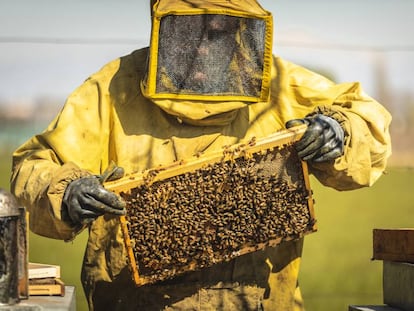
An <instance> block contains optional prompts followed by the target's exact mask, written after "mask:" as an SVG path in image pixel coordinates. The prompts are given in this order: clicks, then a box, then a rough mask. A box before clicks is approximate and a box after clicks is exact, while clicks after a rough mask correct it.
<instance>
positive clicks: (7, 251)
mask: <svg viewBox="0 0 414 311" xmlns="http://www.w3.org/2000/svg"><path fill="white" fill-rule="evenodd" d="M26 234H27V230H26V211H25V209H24V208H22V207H20V206H19V204H18V202H17V200H16V198H15V197H14V196H13V195H12V194H11V193H9V192H8V191H6V190H4V189H1V188H0V305H1V304H6V305H12V304H16V303H18V302H19V301H20V299H24V298H27V297H28V281H27V279H28V272H27V265H28V263H27V262H28V258H27V236H26Z"/></svg>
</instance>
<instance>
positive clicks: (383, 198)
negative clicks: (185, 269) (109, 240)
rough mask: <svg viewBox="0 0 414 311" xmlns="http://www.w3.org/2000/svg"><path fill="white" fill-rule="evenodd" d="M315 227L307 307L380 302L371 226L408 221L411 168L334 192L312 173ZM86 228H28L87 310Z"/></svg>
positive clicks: (304, 283) (37, 249)
mask: <svg viewBox="0 0 414 311" xmlns="http://www.w3.org/2000/svg"><path fill="white" fill-rule="evenodd" d="M10 163H11V159H10V157H9V156H4V155H3V156H0V187H2V188H6V189H8V188H9V176H10ZM311 182H312V188H313V190H314V198H315V201H316V204H315V211H316V217H317V220H318V231H317V232H316V233H313V234H311V235H309V236H308V237H306V239H305V247H304V253H303V259H302V268H301V272H300V284H301V288H302V293H303V296H304V299H305V305H306V310H307V311H324V310H347V309H348V305H350V304H381V303H382V283H381V282H382V263H381V262H379V261H372V260H371V257H372V230H373V229H374V228H401V227H410V226H412V225H413V223H412V209H413V207H414V194H413V193H412V192H411V191H412V185H413V182H414V171H413V170H410V169H390V170H389V172H388V173H387V174H386V175H384V176H382V178H381V179H380V180H379V181H378V182H377V183H376V184H375V185H374V186H373V187H371V188H364V189H360V190H355V191H349V192H338V191H335V190H332V189H328V188H326V187H323V186H321V185H320V184H319V183H318V182H317V181H316V180H314V179H312V180H311ZM86 239H87V236H86V233H83V234H81V235H80V236H79V237H78V238H77V239H76V240H75V241H74V242H71V243H65V242H62V241H56V240H50V239H46V238H43V237H39V236H36V235H34V234H30V237H29V244H30V249H29V256H30V260H31V261H34V262H36V261H37V262H44V263H51V264H59V265H61V267H62V278H63V280H64V281H65V283H66V284H69V285H75V286H76V290H77V291H76V295H77V305H78V310H80V311H82V310H86V303H85V299H84V295H83V290H82V288H81V285H80V282H79V279H80V267H81V264H82V257H83V252H84V245H85V243H86Z"/></svg>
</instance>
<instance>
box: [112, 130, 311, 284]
mask: <svg viewBox="0 0 414 311" xmlns="http://www.w3.org/2000/svg"><path fill="white" fill-rule="evenodd" d="M304 131H305V127H304V126H301V127H296V128H294V129H289V130H284V131H280V132H277V133H275V134H274V135H272V136H270V137H267V138H265V139H261V140H255V139H254V138H253V139H251V140H250V141H248V142H246V143H244V144H237V145H234V146H225V147H223V150H221V151H220V152H216V153H212V154H205V155H199V156H198V157H194V158H193V159H187V160H183V161H179V162H176V163H173V164H172V165H169V166H164V167H157V168H154V169H149V170H147V171H145V172H142V173H140V174H135V175H129V176H125V177H124V178H123V179H121V180H118V181H115V182H109V183H106V184H105V187H106V188H108V189H111V190H112V191H114V192H116V193H118V194H120V195H121V196H122V197H123V199H124V200H125V201H126V203H127V208H126V209H127V214H126V216H125V217H121V224H122V229H123V232H124V238H125V243H126V247H127V250H128V260H129V265H130V268H131V270H132V272H133V277H134V280H135V282H136V284H137V285H144V284H148V283H154V282H157V281H161V280H165V279H169V278H172V277H174V276H177V275H179V274H182V273H184V272H187V271H194V270H198V269H202V268H204V267H209V266H211V265H214V264H216V263H220V262H222V261H228V260H231V259H234V258H236V257H238V256H241V255H243V254H247V253H250V252H253V251H256V250H260V249H264V248H265V247H266V246H274V245H277V244H279V243H280V242H281V241H283V240H292V239H297V238H300V237H302V236H303V235H305V234H307V233H310V232H313V231H315V230H316V225H315V222H316V221H315V218H314V211H313V199H312V196H311V189H310V185H309V179H308V172H307V166H306V163H305V162H302V161H301V160H300V158H299V157H298V156H297V154H296V151H295V149H294V147H293V143H294V142H295V141H297V140H298V139H299V138H300V137H301V136H302V135H303V132H304Z"/></svg>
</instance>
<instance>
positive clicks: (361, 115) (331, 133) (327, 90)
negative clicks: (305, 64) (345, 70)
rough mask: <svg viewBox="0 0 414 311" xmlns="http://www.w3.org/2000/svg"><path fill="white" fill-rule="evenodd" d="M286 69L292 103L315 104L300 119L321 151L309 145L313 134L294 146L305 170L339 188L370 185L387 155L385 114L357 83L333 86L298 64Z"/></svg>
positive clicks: (381, 168) (386, 118)
mask: <svg viewBox="0 0 414 311" xmlns="http://www.w3.org/2000/svg"><path fill="white" fill-rule="evenodd" d="M288 67H289V69H290V70H289V73H290V74H289V76H290V87H291V90H292V91H293V92H294V97H295V98H296V100H297V103H298V104H299V105H305V106H309V105H312V106H315V108H314V111H313V112H312V113H311V114H308V116H307V118H304V121H305V122H306V123H307V124H308V126H309V130H310V131H313V132H314V133H313V137H314V138H315V139H316V140H317V142H316V144H315V145H314V146H319V147H320V148H321V149H325V150H322V151H319V152H316V153H314V150H312V148H311V147H312V146H310V145H309V144H310V141H309V137H310V136H312V135H311V134H312V133H308V134H309V135H306V133H305V136H304V139H305V140H307V141H306V142H305V143H304V142H303V141H302V142H299V144H298V147H299V152H302V157H304V159H305V160H307V161H308V164H309V168H310V172H311V173H313V174H314V175H315V176H316V177H317V178H318V179H319V180H320V181H321V183H323V184H324V185H326V186H330V187H333V188H335V189H338V190H349V189H356V188H359V187H364V186H370V185H372V184H373V183H374V182H375V181H376V180H377V179H378V178H379V177H380V176H381V174H382V173H383V171H384V169H385V167H386V162H387V159H388V157H389V156H390V154H391V140H390V135H389V125H390V122H391V116H390V114H389V113H388V112H387V111H386V109H385V108H384V107H383V106H381V105H380V104H379V103H378V102H376V101H375V100H374V99H372V98H371V97H369V96H368V95H366V94H365V93H364V92H363V90H362V88H361V86H360V84H359V83H343V84H334V83H332V82H331V81H329V80H327V79H325V78H324V77H321V76H320V75H317V74H315V73H313V72H311V71H308V70H306V69H303V68H301V67H299V66H296V65H293V64H289V65H288ZM318 119H319V120H318ZM339 126H340V127H339ZM341 132H343V133H341ZM324 139H326V141H324ZM306 147H308V148H306ZM321 149H320V150H321Z"/></svg>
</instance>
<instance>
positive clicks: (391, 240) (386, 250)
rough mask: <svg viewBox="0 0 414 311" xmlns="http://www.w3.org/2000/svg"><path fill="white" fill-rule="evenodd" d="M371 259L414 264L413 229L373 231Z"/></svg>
mask: <svg viewBox="0 0 414 311" xmlns="http://www.w3.org/2000/svg"><path fill="white" fill-rule="evenodd" d="M373 253H374V254H373V259H376V260H387V261H398V262H409V263H414V229H413V228H398V229H374V230H373Z"/></svg>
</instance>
